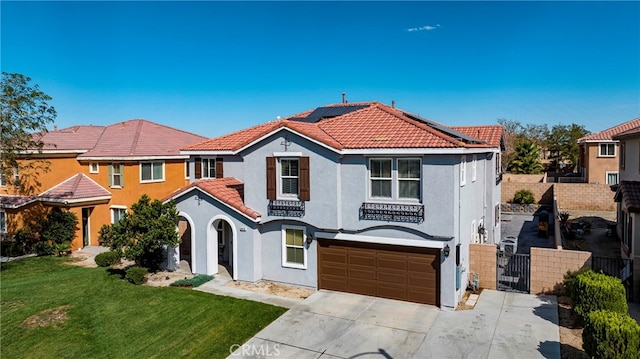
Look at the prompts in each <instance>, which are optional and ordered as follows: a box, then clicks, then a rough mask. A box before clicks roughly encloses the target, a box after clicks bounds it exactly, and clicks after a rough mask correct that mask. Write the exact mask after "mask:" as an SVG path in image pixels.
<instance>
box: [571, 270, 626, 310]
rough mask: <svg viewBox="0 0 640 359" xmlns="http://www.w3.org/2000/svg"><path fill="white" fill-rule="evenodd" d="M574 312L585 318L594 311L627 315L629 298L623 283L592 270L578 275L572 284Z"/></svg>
mask: <svg viewBox="0 0 640 359" xmlns="http://www.w3.org/2000/svg"><path fill="white" fill-rule="evenodd" d="M571 299H572V301H573V310H574V311H575V312H576V313H578V314H579V315H580V316H582V317H583V318H585V317H586V316H587V314H589V312H592V311H594V310H599V309H603V310H609V311H612V312H617V313H622V314H625V313H627V311H628V309H629V308H628V306H627V297H626V293H625V289H624V285H622V281H621V280H620V279H618V278H615V277H610V276H608V275H605V274H603V273H596V272H594V271H592V270H588V271H586V272H583V273H580V274H578V275H576V277H575V282H574V283H573V284H572V289H571Z"/></svg>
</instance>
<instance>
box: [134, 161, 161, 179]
mask: <svg viewBox="0 0 640 359" xmlns="http://www.w3.org/2000/svg"><path fill="white" fill-rule="evenodd" d="M160 181H164V162H162V161H159V162H142V163H140V182H160Z"/></svg>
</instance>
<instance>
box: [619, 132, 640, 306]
mask: <svg viewBox="0 0 640 359" xmlns="http://www.w3.org/2000/svg"><path fill="white" fill-rule="evenodd" d="M613 139H614V140H616V141H619V147H620V156H619V158H620V162H619V165H620V167H619V168H620V183H619V184H618V185H617V186H613V188H614V189H615V190H616V194H615V197H614V198H615V201H616V202H618V215H617V218H618V224H617V227H616V229H617V234H618V237H619V238H620V239H621V242H622V246H621V249H622V250H621V252H622V257H623V258H626V259H633V263H634V269H633V278H634V283H633V290H634V299H635V301H638V300H640V124H639V125H637V126H636V127H635V128H632V129H629V130H627V131H624V132H621V133H619V134H617V135H615V136H614V137H613Z"/></svg>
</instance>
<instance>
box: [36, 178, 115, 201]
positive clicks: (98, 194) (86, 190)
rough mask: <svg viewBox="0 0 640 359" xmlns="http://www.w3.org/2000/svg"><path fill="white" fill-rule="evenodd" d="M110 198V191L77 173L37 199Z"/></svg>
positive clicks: (79, 199)
mask: <svg viewBox="0 0 640 359" xmlns="http://www.w3.org/2000/svg"><path fill="white" fill-rule="evenodd" d="M110 198H111V192H109V191H108V190H106V189H105V188H104V187H102V186H100V185H99V184H98V183H96V182H95V181H94V180H92V179H91V178H89V177H88V176H87V175H85V174H83V173H79V174H77V175H75V176H73V177H71V178H69V179H67V180H65V181H63V182H61V183H60V184H58V185H56V186H54V187H52V188H51V189H49V190H47V191H45V192H43V193H42V194H40V195H39V196H38V199H39V200H41V201H43V202H63V203H81V202H88V201H96V200H106V199H110Z"/></svg>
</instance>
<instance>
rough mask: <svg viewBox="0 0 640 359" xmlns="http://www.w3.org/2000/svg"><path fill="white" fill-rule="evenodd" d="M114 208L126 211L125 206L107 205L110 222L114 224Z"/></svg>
mask: <svg viewBox="0 0 640 359" xmlns="http://www.w3.org/2000/svg"><path fill="white" fill-rule="evenodd" d="M114 209H124V210H125V212H126V211H127V206H119V205H113V206H109V214H110V215H111V224H114V223H115V221H114V219H115V217H114V215H113V214H114V211H113V210H114Z"/></svg>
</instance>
